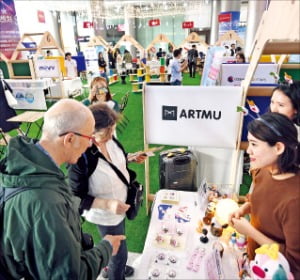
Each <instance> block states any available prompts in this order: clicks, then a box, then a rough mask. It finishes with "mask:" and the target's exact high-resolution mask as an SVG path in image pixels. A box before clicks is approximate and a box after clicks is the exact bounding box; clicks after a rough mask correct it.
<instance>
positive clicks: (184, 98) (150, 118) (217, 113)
mask: <svg viewBox="0 0 300 280" xmlns="http://www.w3.org/2000/svg"><path fill="white" fill-rule="evenodd" d="M241 96H242V89H241V88H240V87H220V86H218V87H204V86H181V87H174V86H149V85H148V86H145V94H144V109H145V110H144V119H145V122H144V123H145V135H146V142H147V143H149V144H165V145H185V146H188V145H190V146H199V147H214V148H217V147H220V148H221V147H222V148H234V147H235V144H236V140H237V130H238V119H239V114H238V113H236V107H237V106H238V104H240V102H241Z"/></svg>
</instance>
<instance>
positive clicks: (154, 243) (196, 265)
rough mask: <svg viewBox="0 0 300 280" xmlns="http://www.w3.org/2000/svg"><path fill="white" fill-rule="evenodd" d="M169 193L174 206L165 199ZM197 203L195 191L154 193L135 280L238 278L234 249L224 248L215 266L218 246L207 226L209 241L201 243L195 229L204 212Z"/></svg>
mask: <svg viewBox="0 0 300 280" xmlns="http://www.w3.org/2000/svg"><path fill="white" fill-rule="evenodd" d="M170 192H173V193H174V196H173V197H176V199H178V203H177V204H174V203H168V202H166V200H164V199H165V198H166V197H169V196H170ZM176 199H175V200H176ZM199 200H200V198H199V195H198V193H195V192H183V191H170V190H160V191H158V192H157V193H156V196H155V201H154V204H153V208H152V215H151V221H150V225H149V230H148V234H147V238H146V242H145V247H144V251H143V254H142V257H141V261H140V266H139V267H138V268H137V271H136V276H135V277H136V279H239V277H238V266H237V259H236V255H235V253H234V249H232V248H229V247H226V246H225V245H224V253H223V257H222V258H221V261H220V263H221V266H220V267H214V265H215V264H214V263H213V261H212V260H213V255H214V252H215V251H214V250H213V248H214V247H216V244H220V242H218V238H217V237H214V236H212V235H211V233H210V230H209V227H206V228H207V230H208V235H207V237H208V239H209V242H208V243H206V244H204V243H202V242H200V237H201V236H202V235H203V234H200V233H198V232H197V230H196V229H197V225H198V222H199V220H201V219H202V217H203V211H202V210H201V209H200V206H199V205H200V203H199V202H200V201H199ZM201 213H202V214H201ZM195 252H198V253H199V252H200V253H199V254H198V255H197V254H195ZM195 255H196V258H198V259H195ZM193 258H194V259H193ZM157 274H159V275H158V276H155V275H157Z"/></svg>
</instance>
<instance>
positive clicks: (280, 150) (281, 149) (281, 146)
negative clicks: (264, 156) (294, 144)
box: [275, 142, 285, 155]
mask: <svg viewBox="0 0 300 280" xmlns="http://www.w3.org/2000/svg"><path fill="white" fill-rule="evenodd" d="M275 148H276V153H277V155H281V154H282V153H283V152H284V150H285V145H284V144H283V143H282V142H277V143H276V144H275Z"/></svg>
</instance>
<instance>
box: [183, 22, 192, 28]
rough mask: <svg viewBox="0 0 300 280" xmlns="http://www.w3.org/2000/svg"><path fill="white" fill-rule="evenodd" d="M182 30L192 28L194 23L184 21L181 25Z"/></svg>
mask: <svg viewBox="0 0 300 280" xmlns="http://www.w3.org/2000/svg"><path fill="white" fill-rule="evenodd" d="M182 28H183V29H184V28H194V22H193V21H184V22H183V23H182Z"/></svg>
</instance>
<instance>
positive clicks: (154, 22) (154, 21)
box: [148, 19, 160, 27]
mask: <svg viewBox="0 0 300 280" xmlns="http://www.w3.org/2000/svg"><path fill="white" fill-rule="evenodd" d="M148 24H149V26H150V27H153V26H159V25H160V19H151V20H149V22H148Z"/></svg>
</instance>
